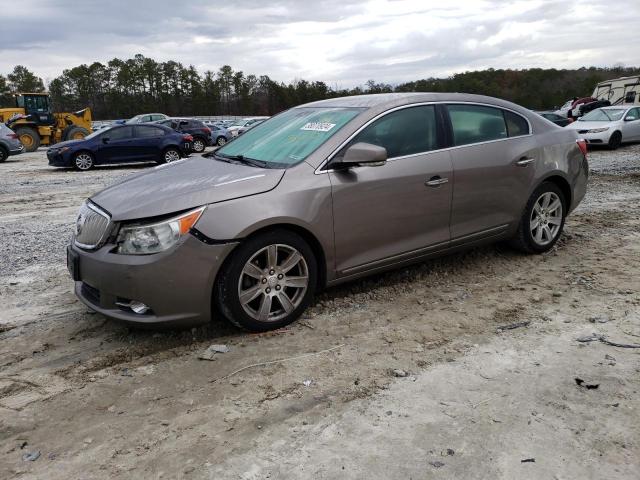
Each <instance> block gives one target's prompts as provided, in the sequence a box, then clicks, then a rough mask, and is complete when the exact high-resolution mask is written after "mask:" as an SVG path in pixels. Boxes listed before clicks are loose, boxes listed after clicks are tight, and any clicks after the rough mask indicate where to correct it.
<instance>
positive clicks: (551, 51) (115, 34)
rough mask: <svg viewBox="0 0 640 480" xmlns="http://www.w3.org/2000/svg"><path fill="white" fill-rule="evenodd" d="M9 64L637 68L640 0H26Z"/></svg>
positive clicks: (3, 59)
mask: <svg viewBox="0 0 640 480" xmlns="http://www.w3.org/2000/svg"><path fill="white" fill-rule="evenodd" d="M18 3H19V7H18V6H17V5H18V4H16V3H15V2H13V7H9V6H2V7H1V8H2V19H3V21H2V27H1V28H0V73H3V74H6V73H8V72H9V71H10V70H11V69H12V68H13V66H14V65H16V64H23V65H26V66H27V67H28V68H30V69H31V70H33V71H35V72H36V73H37V74H38V75H39V76H41V77H43V78H44V79H45V81H50V80H51V79H53V78H55V77H56V76H58V75H60V74H61V73H62V71H63V70H64V69H65V68H70V67H74V66H76V65H79V64H81V63H92V62H94V61H100V62H107V61H108V60H110V59H112V58H113V57H119V58H129V57H132V56H133V55H135V54H136V53H142V54H143V55H145V56H149V57H152V58H154V59H156V60H159V61H163V60H170V59H173V60H177V61H180V62H182V63H183V64H185V65H188V64H193V65H195V66H196V68H197V69H198V70H199V71H200V72H201V73H202V72H204V71H205V70H207V69H211V70H214V71H216V70H218V68H219V67H220V66H222V65H225V64H228V65H231V66H232V67H233V68H234V69H235V70H242V71H244V72H245V74H250V73H253V74H256V75H263V74H266V75H269V76H270V77H271V78H272V79H275V80H279V81H286V82H288V81H291V80H293V79H295V78H304V79H308V80H323V81H326V82H327V83H329V85H331V86H339V87H352V86H355V85H358V84H362V83H364V82H366V81H367V80H368V79H375V80H376V81H377V82H385V83H392V84H396V83H400V82H403V81H408V80H416V79H420V78H427V77H432V76H433V77H442V76H448V75H450V74H452V73H456V72H462V71H465V70H479V69H484V68H489V67H493V68H531V67H556V68H573V67H580V66H590V65H595V66H612V65H616V64H624V65H625V66H640V49H638V40H637V33H638V28H639V27H638V26H639V25H640V0H582V1H573V0H560V1H555V0H526V1H520V2H506V1H496V0H493V1H489V0H488V1H481V0H473V1H466V0H450V1H447V0H435V1H432V0H415V1H412V0H369V1H367V0H362V1H356V0H328V1H322V0H316V1H310V0H300V1H295V0H276V1H269V0H225V1H217V0H181V1H177V0H173V1H165V0H100V1H95V0H81V1H79V0H21V1H20V2H18Z"/></svg>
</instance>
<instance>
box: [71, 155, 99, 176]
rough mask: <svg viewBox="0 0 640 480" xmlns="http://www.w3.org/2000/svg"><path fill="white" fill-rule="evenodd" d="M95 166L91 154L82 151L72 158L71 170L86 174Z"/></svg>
mask: <svg viewBox="0 0 640 480" xmlns="http://www.w3.org/2000/svg"><path fill="white" fill-rule="evenodd" d="M94 166H95V158H94V156H93V154H92V153H91V152H87V151H82V152H78V153H76V154H75V155H74V156H73V168H75V169H76V170H80V171H81V172H86V171H87V170H91V169H92V168H93V167H94Z"/></svg>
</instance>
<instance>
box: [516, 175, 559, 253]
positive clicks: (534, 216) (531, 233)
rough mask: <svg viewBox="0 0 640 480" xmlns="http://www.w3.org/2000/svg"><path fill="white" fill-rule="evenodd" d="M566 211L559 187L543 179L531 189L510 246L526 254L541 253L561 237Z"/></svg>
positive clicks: (549, 248)
mask: <svg viewBox="0 0 640 480" xmlns="http://www.w3.org/2000/svg"><path fill="white" fill-rule="evenodd" d="M566 214H567V206H566V199H565V198H564V194H563V193H562V190H560V188H559V187H558V186H557V185H556V184H555V183H552V182H544V183H543V184H542V185H540V186H539V187H538V188H536V190H535V191H534V192H533V194H532V195H531V197H530V198H529V201H528V202H527V206H526V208H525V210H524V214H523V215H522V218H521V219H520V225H519V226H518V232H517V233H516V236H515V237H514V238H513V239H512V240H511V243H512V245H513V246H514V247H515V248H517V249H518V250H521V251H523V252H527V253H543V252H546V251H548V250H551V248H552V247H553V246H554V245H555V243H556V242H557V241H558V238H560V234H561V233H562V229H563V227H564V221H565V216H566Z"/></svg>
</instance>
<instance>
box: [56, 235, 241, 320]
mask: <svg viewBox="0 0 640 480" xmlns="http://www.w3.org/2000/svg"><path fill="white" fill-rule="evenodd" d="M236 245H237V243H226V244H219V245H207V244H205V243H203V242H201V241H200V240H198V239H196V238H195V237H193V236H192V235H188V236H186V237H185V238H184V240H183V241H181V242H180V244H178V245H177V246H176V247H173V248H171V249H169V250H168V251H166V252H162V253H158V254H153V255H119V254H116V253H111V252H112V251H113V249H114V248H115V246H114V245H112V244H111V245H105V246H103V247H102V248H100V249H98V250H96V251H91V252H89V251H85V250H82V249H80V248H78V247H76V246H75V245H73V244H72V245H69V247H68V252H67V253H68V257H69V256H71V257H75V258H77V260H75V261H74V262H77V264H75V263H74V265H75V272H76V273H75V275H74V276H75V277H76V278H75V293H76V295H77V296H78V298H79V299H80V300H81V301H82V302H83V303H84V304H86V305H87V306H89V307H90V308H92V309H93V310H95V311H97V312H99V313H102V314H103V315H105V316H106V317H109V318H113V319H116V320H121V321H125V322H129V323H133V324H137V325H159V324H162V325H164V326H170V327H190V326H194V325H200V324H203V323H207V322H209V321H210V320H211V306H212V303H211V300H212V294H213V285H214V282H215V278H216V275H217V273H218V270H219V269H220V267H221V265H222V262H223V261H224V259H225V258H226V257H227V255H229V253H230V252H231V251H232V250H233V249H234V248H235V246H236ZM70 270H73V268H70ZM130 301H137V302H142V303H144V304H145V305H147V306H148V307H149V308H150V309H151V310H150V311H149V312H147V313H144V314H137V313H134V312H133V311H132V310H131V309H130V308H127V307H126V306H123V304H124V305H126V304H127V303H129V302H130Z"/></svg>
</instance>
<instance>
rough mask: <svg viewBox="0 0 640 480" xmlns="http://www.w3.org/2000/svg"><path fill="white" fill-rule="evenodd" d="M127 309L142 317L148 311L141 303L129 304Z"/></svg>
mask: <svg viewBox="0 0 640 480" xmlns="http://www.w3.org/2000/svg"><path fill="white" fill-rule="evenodd" d="M129 308H130V309H131V310H133V312H134V313H137V314H139V315H142V314H143V313H147V312H148V311H149V307H147V306H146V305H145V304H144V303H142V302H131V303H130V304H129Z"/></svg>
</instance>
